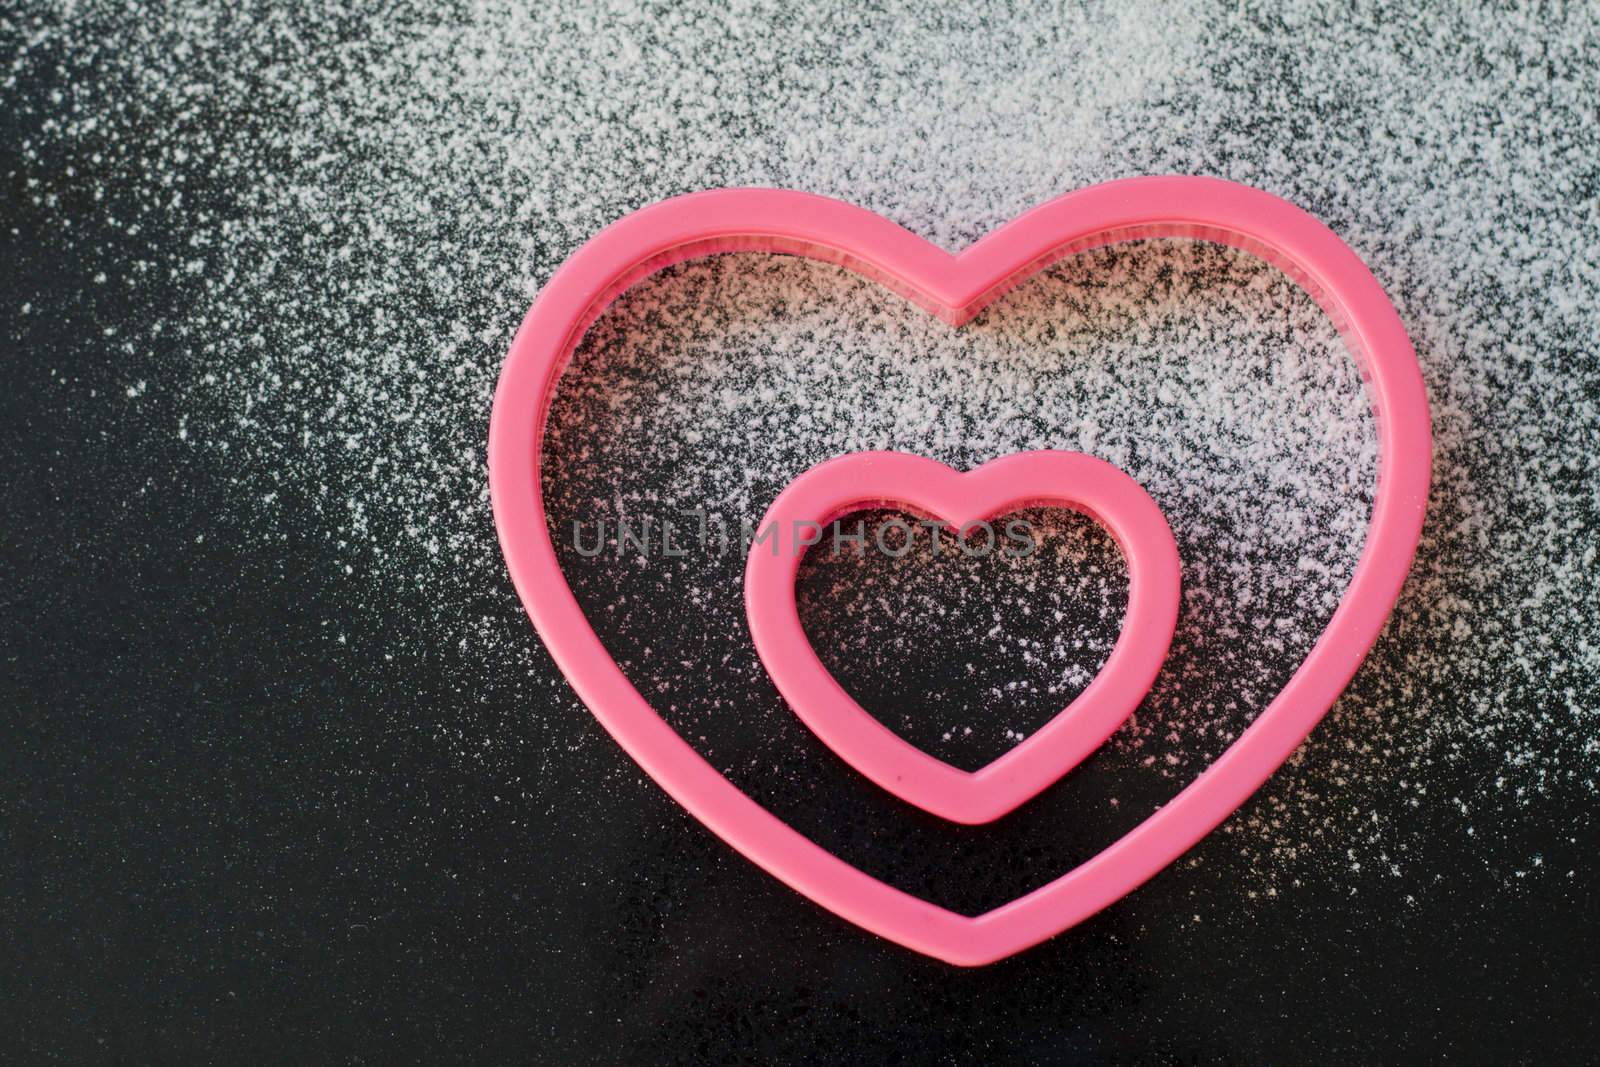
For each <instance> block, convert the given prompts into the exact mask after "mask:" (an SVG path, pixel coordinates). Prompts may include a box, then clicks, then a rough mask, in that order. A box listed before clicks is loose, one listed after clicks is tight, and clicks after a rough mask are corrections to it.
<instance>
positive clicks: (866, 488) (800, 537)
mask: <svg viewBox="0 0 1600 1067" xmlns="http://www.w3.org/2000/svg"><path fill="white" fill-rule="evenodd" d="M882 505H905V506H909V507H910V508H911V509H913V510H914V511H915V512H917V513H918V514H921V515H925V516H927V517H929V518H932V519H937V520H940V521H942V522H945V523H947V524H948V525H949V526H950V527H951V528H952V529H957V530H959V529H962V528H965V527H967V526H969V525H970V524H972V523H976V522H980V521H984V520H987V519H992V518H996V517H998V516H1001V515H1004V514H1007V513H1010V512H1014V511H1017V510H1019V509H1022V508H1026V507H1034V506H1049V507H1065V508H1071V509H1074V510H1077V511H1080V512H1083V513H1085V514H1087V515H1088V516H1089V517H1091V518H1093V519H1095V520H1096V521H1097V522H1099V523H1100V525H1101V526H1103V527H1104V528H1105V529H1106V530H1107V531H1109V532H1110V534H1111V536H1112V537H1113V538H1114V539H1115V541H1116V543H1117V546H1118V547H1119V548H1120V549H1121V550H1122V554H1123V557H1124V559H1125V560H1126V561H1127V564H1128V610H1127V613H1126V615H1125V616H1124V619H1123V626H1122V632H1121V634H1119V635H1118V637H1117V640H1116V643H1115V645H1114V646H1113V647H1112V650H1111V653H1110V655H1109V656H1108V657H1107V659H1106V661H1105V664H1104V665H1103V666H1102V667H1101V668H1100V671H1099V673H1098V674H1097V675H1096V676H1095V678H1094V680H1093V681H1091V682H1090V683H1089V685H1088V687H1087V688H1085V689H1084V690H1083V691H1082V692H1081V693H1079V694H1078V696H1077V697H1076V698H1074V699H1073V700H1072V701H1071V702H1070V703H1069V704H1068V705H1067V706H1066V707H1065V708H1064V709H1062V710H1061V711H1060V712H1058V713H1057V714H1056V715H1055V716H1054V717H1052V718H1051V719H1050V721H1049V722H1047V723H1046V724H1045V725H1044V726H1042V727H1040V728H1039V729H1038V730H1036V731H1034V732H1033V733H1032V734H1031V735H1029V736H1028V737H1027V738H1026V739H1024V740H1023V741H1021V742H1019V743H1018V744H1017V745H1016V746H1014V747H1013V748H1012V749H1011V750H1010V751H1009V752H1007V753H1006V754H1005V755H1003V756H1001V757H999V758H998V759H996V760H994V761H993V762H991V763H989V764H988V765H987V766H985V767H982V768H980V769H979V770H977V771H965V770H962V769H960V768H958V767H954V766H951V765H950V764H949V763H946V762H945V761H944V760H941V759H939V758H937V757H935V756H933V755H931V754H929V753H927V752H925V751H923V750H922V749H920V748H917V747H916V746H915V745H913V744H911V743H910V742H908V741H906V740H905V739H904V738H902V737H900V735H898V734H896V733H895V732H894V731H893V730H891V729H889V728H888V727H887V726H885V725H884V724H883V723H882V722H880V721H879V720H878V719H876V718H874V717H873V716H872V715H871V714H870V713H869V712H868V711H867V710H866V709H865V708H863V707H862V706H861V705H860V704H859V703H857V702H856V700H855V699H854V698H853V697H851V696H850V694H849V693H848V692H847V691H846V690H845V688H844V687H843V686H842V685H840V684H839V682H838V681H837V679H835V678H834V676H833V674H832V673H831V672H830V671H829V670H828V668H827V667H826V666H825V665H824V664H823V663H822V661H821V659H820V658H819V657H818V656H817V654H816V651H815V649H814V648H813V646H812V644H811V642H810V640H808V638H807V635H806V633H805V631H804V629H803V628H802V626H801V623H800V616H799V610H798V607H797V604H796V599H795V578H796V576H797V574H798V573H799V570H800V565H801V563H802V561H803V559H804V557H805V553H806V549H807V548H808V547H809V544H810V531H811V530H812V529H813V528H817V529H820V528H821V527H825V526H827V525H828V524H829V523H831V522H832V521H833V520H834V519H836V518H839V517H841V516H843V515H847V514H850V513H852V512H854V511H858V510H861V509H863V508H868V507H877V506H882ZM758 529H759V530H760V531H762V532H763V533H764V534H765V535H767V536H766V539H765V540H763V541H760V542H758V543H755V544H752V545H751V547H750V551H749V555H748V557H747V560H746V565H745V611H746V615H747V617H748V619H749V623H750V636H751V638H752V639H753V640H754V641H755V646H756V651H757V652H758V653H759V655H760V656H761V661H762V663H763V664H765V665H766V668H767V673H768V674H769V675H771V676H772V680H773V682H774V683H776V685H777V687H778V689H779V691H780V692H781V693H782V694H783V696H784V699H785V700H786V701H788V703H789V706H790V707H791V708H793V709H794V710H795V713H796V714H798V715H799V716H800V718H801V720H802V721H804V722H805V724H806V725H807V726H808V727H810V728H811V730H812V732H813V733H815V734H816V735H817V736H818V737H819V738H821V739H822V741H823V743H825V744H826V745H827V746H828V747H829V748H831V749H833V751H834V752H835V753H837V754H838V755H839V756H840V757H841V758H842V759H844V760H845V761H846V762H848V763H849V764H850V765H851V766H852V767H854V768H855V769H856V770H858V771H860V772H861V773H862V774H864V775H865V776H866V777H868V778H870V779H871V780H872V781H874V782H876V783H877V784H878V785H879V786H881V787H882V788H883V789H886V790H888V791H889V792H890V793H893V794H894V795H895V796H897V797H899V798H900V799H901V800H904V801H906V802H907V803H909V804H914V805H916V806H917V807H919V808H922V809H923V810H924V811H928V812H931V813H933V814H935V815H938V816H940V817H942V818H945V819H949V820H951V821H953V822H960V823H984V822H989V821H991V820H993V819H997V818H999V817H1000V816H1002V815H1005V814H1006V813H1007V812H1009V811H1012V810H1013V809H1015V808H1016V807H1017V806H1018V805H1020V804H1022V803H1024V802H1026V801H1027V800H1029V799H1030V798H1032V797H1033V796H1035V795H1037V794H1038V793H1039V792H1040V791H1041V790H1043V789H1045V788H1047V787H1048V786H1050V785H1051V784H1052V783H1054V782H1055V781H1057V780H1058V779H1059V778H1061V776H1062V775H1064V774H1066V773H1067V772H1068V771H1070V770H1072V769H1073V768H1074V767H1076V766H1077V765H1078V764H1079V763H1080V762H1082V761H1083V760H1084V759H1085V758H1086V757H1087V756H1089V755H1090V754H1091V753H1093V752H1094V751H1095V749H1097V748H1099V747H1100V745H1101V744H1103V743H1104V742H1105V739H1106V738H1107V737H1109V736H1110V735H1111V734H1112V732H1113V731H1115V730H1116V728H1117V727H1118V726H1120V725H1122V723H1123V721H1124V720H1126V719H1127V718H1128V716H1129V715H1131V714H1133V712H1134V710H1135V709H1136V708H1137V707H1138V706H1139V702H1140V701H1141V700H1142V699H1144V695H1145V693H1146V692H1147V691H1148V690H1149V688H1150V684H1151V682H1153V681H1154V680H1155V677H1156V674H1157V672H1158V671H1159V670H1160V669H1161V664H1162V662H1163V661H1164V660H1165V659H1166V656H1167V650H1168V648H1169V647H1170V646H1171V644H1172V633H1173V629H1174V627H1175V626H1176V625H1177V621H1178V599H1179V585H1180V581H1181V575H1180V567H1179V563H1178V545H1177V542H1176V541H1175V540H1174V539H1173V536H1172V530H1171V529H1170V528H1169V527H1168V525H1167V520H1166V518H1165V517H1164V516H1163V515H1162V514H1161V509H1160V508H1159V507H1158V506H1157V505H1156V502H1155V501H1154V500H1152V499H1150V496H1149V494H1148V493H1146V492H1145V491H1144V489H1143V488H1142V487H1140V485H1139V484H1138V483H1137V482H1135V481H1134V480H1133V479H1132V478H1130V477H1128V476H1127V475H1126V474H1124V473H1123V472H1122V471H1120V470H1118V469H1117V468H1116V467H1114V466H1112V465H1111V464H1110V463H1107V462H1106V461H1104V460H1101V459H1096V458H1095V457H1093V456H1086V455H1083V454H1082V453H1078V452H1060V451H1034V452H1019V453H1015V454H1013V455H1008V456H1002V457H1000V458H999V459H995V460H991V461H990V462H988V463H985V464H983V465H982V466H980V467H977V468H975V469H974V470H971V471H967V472H965V473H962V472H959V471H955V470H952V469H951V468H949V467H947V466H945V465H944V464H942V463H938V462H936V461H934V460H931V459H924V458H923V457H921V456H913V455H906V454H904V453H897V452H856V453H852V454H850V455H844V456H839V457H837V458H835V459H831V460H828V461H827V462H825V463H822V464H819V465H818V466H816V467H813V468H811V469H810V470H808V471H806V472H805V473H804V474H802V475H800V476H799V477H798V478H796V479H795V480H794V481H793V482H790V483H789V485H788V487H787V488H785V489H784V490H783V492H782V493H780V494H779V495H778V498H777V499H776V500H774V501H773V503H772V505H771V507H770V508H768V510H767V513H766V516H765V517H764V518H763V519H762V521H761V525H760V527H758Z"/></svg>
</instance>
